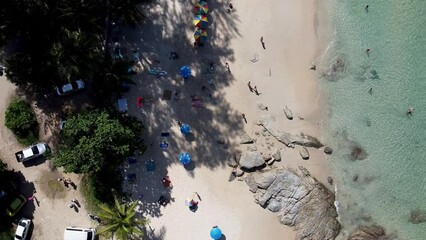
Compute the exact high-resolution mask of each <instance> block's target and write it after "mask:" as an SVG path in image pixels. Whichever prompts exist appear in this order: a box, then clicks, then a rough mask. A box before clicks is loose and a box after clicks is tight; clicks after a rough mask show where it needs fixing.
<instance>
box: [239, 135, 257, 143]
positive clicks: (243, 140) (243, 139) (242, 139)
mask: <svg viewBox="0 0 426 240" xmlns="http://www.w3.org/2000/svg"><path fill="white" fill-rule="evenodd" d="M250 143H254V139H253V138H251V137H250V136H249V135H248V134H243V135H242V136H241V137H240V144H250Z"/></svg>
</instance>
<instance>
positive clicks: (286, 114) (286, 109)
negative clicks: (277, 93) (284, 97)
mask: <svg viewBox="0 0 426 240" xmlns="http://www.w3.org/2000/svg"><path fill="white" fill-rule="evenodd" d="M283 110H284V114H285V116H286V117H287V119H288V120H293V112H291V110H290V109H289V108H288V107H287V105H285V107H284V109H283Z"/></svg>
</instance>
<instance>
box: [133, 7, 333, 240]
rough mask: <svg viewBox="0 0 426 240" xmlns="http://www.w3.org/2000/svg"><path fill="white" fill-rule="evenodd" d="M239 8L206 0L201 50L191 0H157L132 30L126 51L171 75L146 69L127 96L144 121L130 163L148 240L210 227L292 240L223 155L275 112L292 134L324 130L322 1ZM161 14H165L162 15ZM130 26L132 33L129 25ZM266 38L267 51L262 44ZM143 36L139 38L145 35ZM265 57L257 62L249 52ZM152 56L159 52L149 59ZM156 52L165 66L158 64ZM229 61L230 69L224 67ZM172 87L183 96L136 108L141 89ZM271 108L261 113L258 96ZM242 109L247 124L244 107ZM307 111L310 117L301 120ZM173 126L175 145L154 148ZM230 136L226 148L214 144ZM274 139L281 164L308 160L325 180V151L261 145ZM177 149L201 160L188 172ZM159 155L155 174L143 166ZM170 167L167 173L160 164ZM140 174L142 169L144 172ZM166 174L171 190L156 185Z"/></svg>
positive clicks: (188, 235) (199, 235)
mask: <svg viewBox="0 0 426 240" xmlns="http://www.w3.org/2000/svg"><path fill="white" fill-rule="evenodd" d="M232 3H233V5H234V7H235V9H236V11H235V12H233V13H230V14H228V13H226V6H227V3H223V4H222V3H217V2H212V3H211V2H209V5H210V9H211V12H210V13H209V15H208V16H209V19H210V21H211V25H210V26H209V28H208V33H209V43H207V44H206V46H204V47H200V48H198V49H197V50H194V49H193V48H192V41H193V40H192V32H193V26H192V16H193V15H192V13H191V8H192V7H191V5H190V2H188V1H185V2H180V1H160V2H158V3H157V4H156V5H154V6H153V7H151V8H150V9H151V10H150V11H149V13H147V14H146V15H147V20H146V21H147V24H146V25H144V26H143V27H141V28H137V29H136V31H140V35H141V37H138V34H136V36H133V37H129V38H127V40H128V41H129V42H130V43H128V45H127V47H128V48H138V49H139V51H140V52H141V53H143V56H142V63H143V65H144V67H145V69H150V68H154V67H161V68H162V69H164V70H166V71H168V72H169V74H168V76H167V77H163V78H157V77H154V76H151V75H148V74H146V73H143V74H142V75H141V76H139V77H137V79H138V83H140V84H138V87H136V88H134V89H132V91H131V92H130V93H129V94H128V95H127V97H128V99H129V102H130V104H129V108H130V113H131V114H134V115H136V116H139V117H140V118H141V119H143V121H145V122H146V124H147V134H146V137H147V139H150V140H149V142H148V144H150V143H152V146H150V147H149V149H148V151H147V152H146V153H145V154H144V155H143V156H142V157H141V159H142V161H141V162H140V163H138V164H136V165H134V166H135V167H133V165H132V167H130V168H127V169H126V171H127V172H129V173H137V175H138V180H137V184H135V185H133V186H131V185H129V186H127V189H128V191H129V192H133V196H134V197H136V196H138V195H139V194H140V193H143V195H144V198H143V201H142V202H143V204H142V207H141V208H142V212H144V215H145V216H147V217H149V218H151V224H150V229H151V231H152V232H150V233H149V234H148V235H150V236H151V238H152V239H185V240H186V239H210V238H209V231H210V229H211V227H212V226H214V225H218V226H219V227H220V228H221V229H222V230H223V233H224V234H225V236H226V239H244V240H252V239H253V240H255V239H270V240H278V239H293V238H294V233H293V231H292V229H291V228H289V227H286V226H283V225H281V224H280V223H279V222H278V220H277V217H276V214H274V213H271V212H269V211H268V210H265V209H262V208H261V207H260V206H259V205H257V204H255V203H254V198H253V196H252V194H251V193H250V192H249V191H248V187H247V186H246V184H245V183H244V182H240V181H237V180H234V181H233V182H228V176H229V174H230V172H231V168H229V167H227V166H226V164H225V160H226V159H228V158H230V157H231V156H232V155H233V153H234V152H235V151H236V150H237V149H240V150H245V146H240V145H239V144H238V138H237V136H238V135H239V134H240V133H242V132H244V131H245V132H247V133H249V134H250V135H252V136H254V131H259V130H261V129H260V128H259V127H257V126H254V125H253V124H252V123H253V121H255V120H256V119H257V118H258V117H259V116H261V115H263V114H271V115H273V116H276V119H277V121H278V122H279V124H280V126H281V129H282V130H285V131H289V132H292V133H299V132H301V131H303V132H305V133H308V134H311V135H313V136H318V137H320V136H319V134H320V131H319V127H320V120H321V109H320V107H319V106H320V95H319V90H318V84H317V81H316V79H315V75H314V74H315V72H313V71H310V70H309V67H310V64H311V63H312V62H313V61H314V59H315V58H316V57H317V56H318V55H319V53H320V48H319V46H320V44H321V43H320V42H319V39H318V36H317V33H316V28H315V27H316V26H317V25H318V19H317V17H318V16H316V9H317V6H316V5H315V3H314V2H312V1H309V0H302V1H290V0H270V1H267V3H266V2H259V1H254V0H248V1H242V0H238V1H233V2H232ZM160 12H161V14H160ZM132 31H134V30H132ZM261 36H263V37H264V41H265V43H266V50H264V49H263V48H262V46H261V43H260V37H261ZM140 39H142V40H140ZM170 51H176V52H178V53H179V55H180V59H179V60H169V59H168V54H169V52H170ZM255 54H256V55H257V56H258V58H259V61H258V62H256V63H252V62H251V61H250V59H252V57H253V55H255ZM153 56H155V57H153ZM153 58H155V59H157V60H159V61H160V63H154V62H153V61H152V59H153ZM205 58H209V59H211V60H213V61H214V62H215V64H216V72H215V74H202V73H201V72H203V71H204V69H205V67H206V66H205V65H203V64H200V62H202V61H203V59H205ZM226 62H228V63H229V65H230V69H231V71H232V74H230V73H228V72H227V71H226V69H225V67H224V65H225V63H226ZM182 65H189V66H190V67H191V68H192V69H193V75H194V78H191V79H188V80H185V81H183V80H181V79H180V77H179V68H180V66H182ZM209 79H214V80H215V82H216V85H217V90H213V91H212V92H211V93H212V95H213V98H210V97H208V94H209V91H207V92H203V91H201V90H200V88H201V86H203V85H205V86H208V84H207V80H209ZM248 81H251V82H252V85H253V86H255V85H256V86H257V87H258V90H259V92H261V93H262V94H261V95H260V96H256V95H255V94H254V93H251V92H250V91H249V89H248V87H247V83H248ZM165 89H169V90H172V91H173V94H174V93H175V91H176V90H178V91H179V92H180V93H179V101H173V97H172V100H171V101H166V100H159V101H158V102H155V103H149V102H148V103H146V105H145V106H144V107H143V108H141V109H137V108H136V107H135V104H134V101H135V99H136V97H137V96H143V97H146V96H154V99H157V98H161V96H162V91H163V90H165ZM193 94H196V95H197V97H202V98H203V99H204V103H205V108H203V109H192V108H191V106H190V105H191V104H190V102H191V101H190V95H193ZM258 102H261V103H263V104H264V105H266V106H268V107H269V111H268V112H266V111H261V110H259V109H258V108H257V103H258ZM284 105H287V106H288V107H289V108H291V109H292V110H293V113H294V115H295V120H293V121H289V120H287V119H286V118H285V116H284V113H283V110H282V108H283V107H284ZM242 113H245V114H246V116H247V119H248V124H244V122H243V119H242V117H241V114H242ZM298 117H303V118H304V120H299V119H298ZM176 119H179V120H181V121H182V122H184V123H188V124H189V125H190V126H191V128H192V131H193V132H194V135H195V140H194V141H193V142H190V141H186V140H185V138H184V137H183V136H182V134H180V132H179V128H178V126H177V124H176V121H175V120H176ZM163 131H169V132H171V134H172V137H171V138H165V139H167V141H168V143H169V144H170V147H169V148H168V149H167V150H165V151H162V150H161V149H159V148H158V144H159V142H160V140H161V138H160V133H161V132H163ZM221 138H225V139H226V141H227V147H226V148H224V147H223V146H222V145H219V144H217V143H216V140H218V139H221ZM265 141H269V142H273V143H274V144H275V146H276V147H279V148H283V151H282V154H283V159H284V160H283V161H281V163H277V164H276V165H280V164H283V165H290V166H293V167H297V166H298V165H304V166H305V167H307V168H308V169H309V170H310V171H311V172H312V174H313V175H314V176H316V177H318V178H319V179H320V180H321V181H323V182H325V179H326V176H327V175H326V163H325V161H324V157H323V153H322V150H311V149H310V153H311V159H310V160H309V161H303V160H302V159H301V158H300V156H299V153H298V150H299V148H297V147H296V148H295V149H288V148H286V147H285V146H284V145H282V144H280V143H277V142H276V141H274V140H273V139H270V140H265V139H258V144H259V145H261V144H262V143H265ZM181 151H188V152H189V153H191V155H192V158H193V159H194V162H195V166H194V169H192V170H186V169H185V168H184V167H183V166H182V165H181V164H179V163H178V161H177V158H178V155H179V153H180V152H181ZM151 157H152V158H153V159H155V160H156V163H157V170H156V171H155V172H153V173H152V172H147V171H146V169H145V167H144V166H143V162H144V161H145V160H147V159H149V158H151ZM166 166H167V171H165V170H164V168H166ZM139 173H141V174H139ZM164 175H168V176H170V178H171V180H172V182H173V185H174V187H173V189H172V190H170V189H166V188H163V186H162V185H161V183H160V180H161V177H162V176H164ZM194 191H197V192H198V193H199V194H200V196H201V198H202V201H200V203H199V209H198V211H197V212H195V213H193V212H191V211H189V209H188V208H187V207H186V206H185V204H184V202H185V199H186V198H188V197H191V196H192V194H193V192H194ZM160 195H164V196H168V197H170V198H171V199H172V202H171V204H170V205H167V206H166V207H160V208H159V207H158V205H157V204H156V203H155V201H156V200H157V199H158V197H159V196H160Z"/></svg>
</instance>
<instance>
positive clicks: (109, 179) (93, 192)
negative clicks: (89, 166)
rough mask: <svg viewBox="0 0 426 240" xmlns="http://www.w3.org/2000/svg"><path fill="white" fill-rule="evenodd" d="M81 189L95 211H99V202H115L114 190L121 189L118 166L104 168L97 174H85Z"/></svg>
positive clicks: (90, 207)
mask: <svg viewBox="0 0 426 240" xmlns="http://www.w3.org/2000/svg"><path fill="white" fill-rule="evenodd" d="M81 186H82V187H80V191H81V193H82V195H83V196H84V199H85V200H86V202H87V203H88V208H89V209H90V210H91V211H93V212H98V211H99V204H101V203H108V204H110V203H113V202H114V198H113V192H120V191H121V173H120V172H119V170H118V169H117V168H113V167H109V168H104V169H102V170H101V171H99V172H97V173H95V174H85V175H84V176H83V178H82V181H81Z"/></svg>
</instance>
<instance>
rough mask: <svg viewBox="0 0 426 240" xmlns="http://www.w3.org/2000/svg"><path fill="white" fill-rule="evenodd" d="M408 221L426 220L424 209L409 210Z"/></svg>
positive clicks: (416, 222)
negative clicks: (409, 216)
mask: <svg viewBox="0 0 426 240" xmlns="http://www.w3.org/2000/svg"><path fill="white" fill-rule="evenodd" d="M410 222H412V223H414V224H419V223H423V222H426V211H422V210H413V211H411V218H410Z"/></svg>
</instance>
